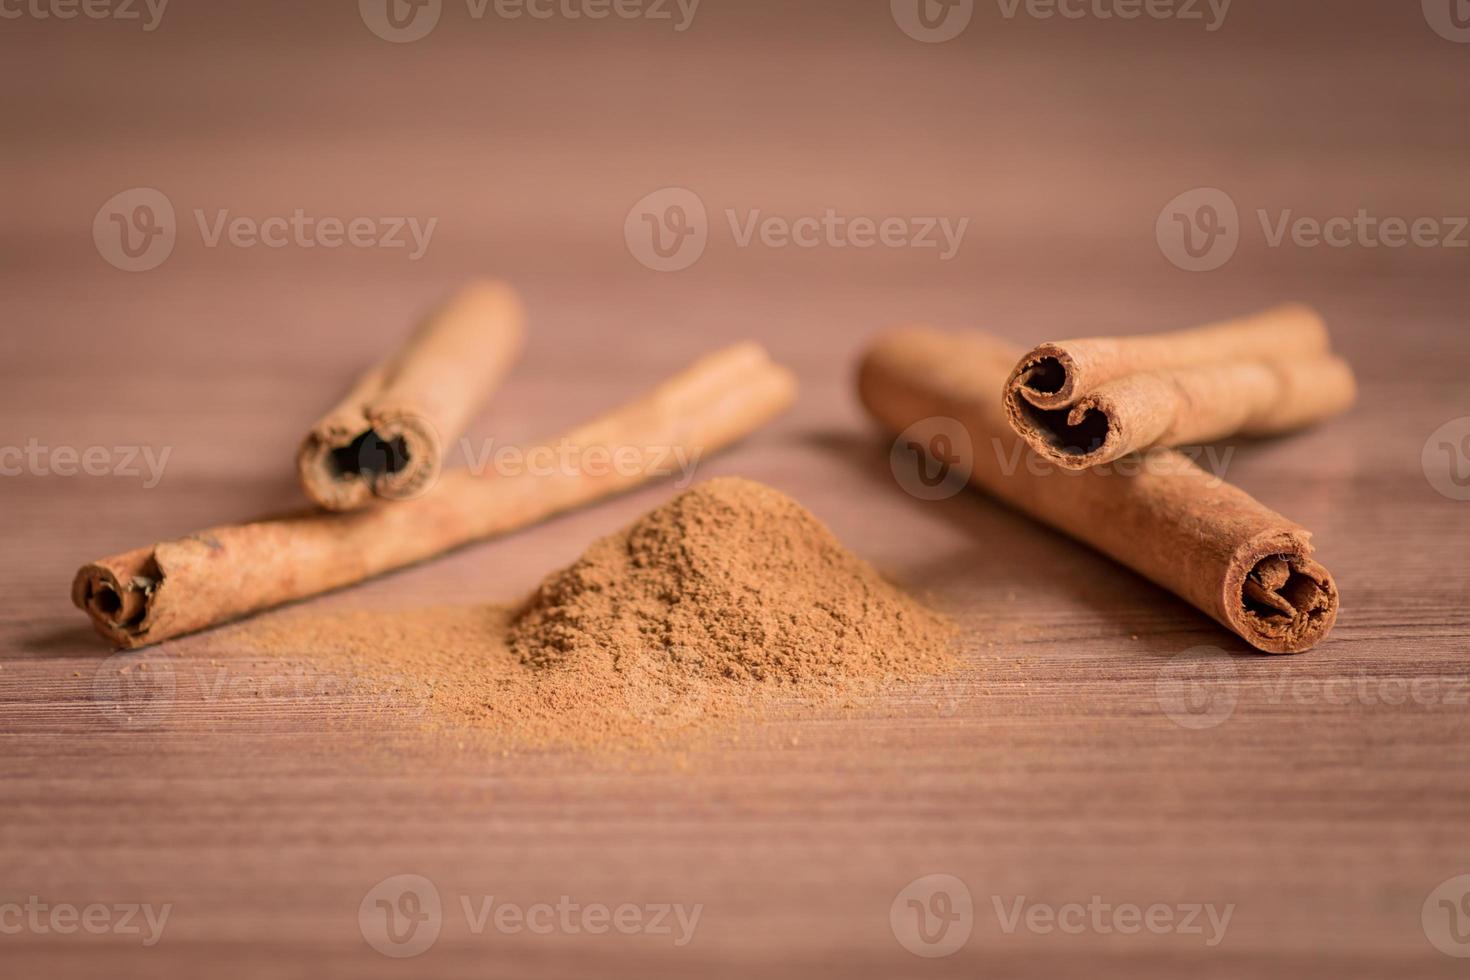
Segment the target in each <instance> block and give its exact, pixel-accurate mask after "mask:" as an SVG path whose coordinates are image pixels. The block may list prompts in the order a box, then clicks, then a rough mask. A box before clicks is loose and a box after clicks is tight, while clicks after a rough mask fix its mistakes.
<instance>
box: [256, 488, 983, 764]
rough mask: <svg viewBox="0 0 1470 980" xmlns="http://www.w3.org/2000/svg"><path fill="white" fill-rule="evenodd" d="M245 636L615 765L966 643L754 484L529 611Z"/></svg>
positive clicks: (663, 523) (592, 568) (617, 539)
mask: <svg viewBox="0 0 1470 980" xmlns="http://www.w3.org/2000/svg"><path fill="white" fill-rule="evenodd" d="M241 629H242V631H243V635H237V636H235V637H231V638H230V645H231V646H232V647H234V646H237V645H238V643H239V641H240V640H241V639H243V640H244V641H245V642H246V643H248V644H250V645H252V646H254V647H256V648H257V649H258V650H261V651H263V652H274V653H285V652H288V651H289V652H291V653H295V654H302V655H308V654H309V655H310V656H311V657H312V658H313V659H314V660H315V662H317V663H319V664H322V665H323V669H330V668H328V667H327V666H326V665H327V664H330V663H331V662H332V661H333V659H334V658H343V659H344V660H345V662H346V663H347V665H348V667H349V670H350V671H351V673H352V675H353V676H354V677H367V678H370V679H372V682H373V684H374V685H375V687H377V688H378V689H381V690H387V691H389V692H391V693H392V695H393V697H394V698H395V699H401V700H402V701H403V702H404V703H405V704H407V705H408V706H410V707H413V706H415V704H416V705H417V706H418V707H421V708H423V709H424V711H423V717H424V719H425V721H426V722H427V723H429V724H430V725H434V726H441V725H449V726H454V727H465V726H468V727H471V728H476V729H482V730H485V731H487V732H489V733H491V734H493V735H496V736H499V737H503V738H504V739H505V740H507V741H514V742H516V743H519V744H528V743H529V744H542V745H567V744H574V745H593V744H600V745H607V746H620V745H629V744H639V743H653V742H664V741H668V740H669V737H670V736H671V735H673V734H674V733H678V735H679V737H680V738H681V739H684V738H687V736H688V735H689V734H691V733H692V732H694V731H697V730H704V731H708V730H710V729H711V728H712V727H714V726H718V725H728V724H738V723H741V722H748V721H752V720H758V719H759V718H760V717H762V716H763V715H764V714H765V713H766V711H767V710H769V709H773V708H781V709H785V708H791V707H794V706H800V705H808V706H810V705H840V704H843V703H846V702H849V701H852V700H853V699H857V698H862V697H865V696H869V695H873V694H877V693H880V692H883V691H887V690H889V689H891V688H892V687H893V686H895V685H905V684H908V685H913V684H916V683H917V682H920V681H922V680H924V679H925V678H930V677H933V676H934V675H937V674H940V673H943V672H945V671H947V670H948V669H950V668H951V667H952V666H953V657H952V654H951V652H950V645H951V641H952V638H953V632H954V631H953V627H952V626H951V625H950V623H949V622H948V620H946V619H945V618H944V617H942V616H940V615H938V614H937V613H934V612H931V611H929V610H927V609H925V608H924V607H922V606H920V605H919V604H918V603H916V602H915V601H914V600H913V599H911V598H909V597H908V596H907V595H905V594H904V593H902V592H901V591H899V590H898V589H896V588H895V587H893V586H892V585H890V584H888V583H887V582H885V581H884V580H883V579H882V578H881V577H880V576H879V575H878V574H877V572H875V571H874V570H873V569H872V567H871V566H869V565H868V564H867V563H866V562H864V561H862V560H861V559H859V558H857V557H855V556H854V555H853V554H852V553H850V552H849V551H847V550H846V549H845V548H844V547H843V546H842V544H841V543H840V542H839V541H838V540H837V539H836V538H835V537H833V535H832V533H831V532H830V531H829V530H827V528H826V527H825V526H823V525H822V523H821V522H820V521H818V520H817V519H816V518H815V517H813V516H812V515H811V514H810V513H809V512H808V511H807V510H806V509H805V508H803V507H802V506H801V505H799V504H797V503H796V502H795V501H793V500H791V499H790V498H788V497H786V496H784V495H783V494H781V493H778V492H777V491H775V490H772V489H770V488H769V487H765V486H762V485H761V484H758V483H753V482H751V481H749V480H742V479H718V480H711V481H709V482H707V483H703V484H700V485H698V486H696V487H694V488H692V489H690V490H688V491H686V492H684V493H683V494H681V495H680V496H678V497H676V498H675V499H674V500H672V501H670V502H669V503H668V504H665V505H664V506H662V507H659V508H657V509H656V510H653V511H652V512H650V513H648V514H646V515H644V516H643V517H642V518H641V519H639V520H638V521H636V522H634V523H633V524H632V525H631V526H629V527H628V528H626V529H624V530H622V531H620V532H618V533H616V534H613V535H610V536H608V537H605V538H603V539H601V540H599V541H597V542H595V543H594V544H593V545H592V546H591V547H590V548H588V549H587V551H586V553H585V554H584V555H583V556H582V557H581V558H580V559H579V560H578V561H577V562H576V563H574V564H573V565H571V566H570V567H569V568H567V569H565V570H563V571H560V572H557V573H555V574H553V575H551V576H550V577H548V578H547V579H546V581H545V582H543V583H542V585H541V587H540V588H539V589H537V591H536V592H535V593H534V594H533V595H532V596H531V598H530V599H529V600H528V601H527V602H526V603H524V604H523V605H521V606H519V607H515V608H512V607H504V606H475V607H461V608H447V609H446V608H441V609H425V610H415V611H408V612H347V613H335V614H325V615H323V614H301V613H287V614H283V615H280V616H276V617H270V618H267V619H264V620H258V621H256V622H254V623H251V624H249V625H248V626H247V627H242V628H241ZM339 662H340V661H339ZM415 699H418V700H417V701H415Z"/></svg>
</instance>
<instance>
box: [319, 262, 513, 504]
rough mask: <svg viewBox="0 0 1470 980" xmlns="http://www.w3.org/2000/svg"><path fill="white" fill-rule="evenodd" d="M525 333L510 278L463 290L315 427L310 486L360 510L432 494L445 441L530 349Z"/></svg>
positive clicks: (324, 498) (324, 497)
mask: <svg viewBox="0 0 1470 980" xmlns="http://www.w3.org/2000/svg"><path fill="white" fill-rule="evenodd" d="M524 332H525V326H524V314H523V312H522V309H521V303H520V300H519V298H517V296H516V293H515V291H514V290H513V289H511V288H510V287H509V286H507V285H505V284H504V283H499V282H490V281H481V282H475V283H472V284H470V285H469V286H467V287H465V288H464V289H462V290H461V291H460V292H459V293H458V294H456V295H455V296H454V298H453V299H451V300H450V301H449V303H447V304H446V305H445V306H444V307H443V308H441V309H439V310H438V311H436V312H435V313H434V314H433V315H431V316H430V317H429V318H428V319H426V320H425V321H424V322H423V324H422V325H421V326H420V327H419V328H418V330H417V331H415V333H414V334H413V336H412V337H411V338H410V339H409V341H408V343H407V344H406V345H405V346H404V347H403V349H402V350H400V351H398V352H397V353H396V354H394V355H393V356H392V357H391V358H389V359H388V360H387V361H385V362H384V363H382V364H379V365H377V366H376V367H374V368H373V369H371V370H370V371H368V372H367V373H366V374H364V375H363V376H362V377H361V378H360V379H358V381H357V383H356V384H354V385H353V386H352V390H351V391H349V392H348V393H347V395H346V396H345V397H344V398H343V399H342V400H341V401H340V402H339V403H338V404H337V405H336V407H334V408H333V409H332V410H331V411H330V412H328V413H327V414H326V415H325V416H323V417H322V418H321V420H320V421H318V422H317V424H316V425H315V426H313V427H312V430H311V431H310V432H309V433H307V436H306V438H305V440H304V441H303V442H302V444H301V449H300V451H299V452H298V453H297V457H296V468H297V473H298V475H299V477H300V480H301V487H302V489H303V490H305V491H306V495H307V496H308V497H310V498H311V499H312V500H313V501H314V502H315V503H317V504H318V505H320V506H322V507H325V508H327V509H328V510H353V509H355V508H358V507H362V506H363V505H365V504H367V503H369V502H370V501H371V500H373V499H374V498H381V499H385V500H405V499H408V498H411V497H414V496H417V495H418V494H420V493H423V492H424V491H425V490H426V489H428V488H429V487H430V486H432V485H433V483H434V481H435V480H436V479H438V477H439V474H440V472H441V470H442V468H443V457H444V447H445V445H447V444H449V443H450V442H452V441H453V440H454V439H457V438H458V437H459V435H460V434H461V433H462V432H463V431H464V427H465V425H466V424H467V423H468V422H469V420H470V419H471V418H472V417H473V416H474V414H475V413H476V412H477V411H478V410H479V408H480V406H481V405H482V404H484V402H485V399H486V398H488V397H489V395H490V393H491V392H492V391H494V390H495V388H496V387H497V386H498V385H499V384H500V381H501V379H502V378H504V376H505V373H506V371H507V370H508V369H509V368H510V365H511V363H512V362H513V361H514V360H515V358H516V356H517V355H518V354H519V353H520V349H521V343H522V339H523V335H524Z"/></svg>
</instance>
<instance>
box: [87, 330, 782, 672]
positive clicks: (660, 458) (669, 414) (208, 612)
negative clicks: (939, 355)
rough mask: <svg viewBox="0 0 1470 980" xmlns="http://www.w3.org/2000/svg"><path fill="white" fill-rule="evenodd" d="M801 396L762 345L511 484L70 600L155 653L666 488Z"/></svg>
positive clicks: (442, 490)
mask: <svg viewBox="0 0 1470 980" xmlns="http://www.w3.org/2000/svg"><path fill="white" fill-rule="evenodd" d="M795 392H796V382H795V379H794V378H793V377H792V375H791V373H790V372H789V371H787V370H786V369H785V368H783V367H780V366H779V365H776V364H773V363H772V362H771V361H770V360H769V358H768V357H767V355H766V353H765V351H764V350H762V349H761V348H760V347H759V346H758V345H755V344H741V345H737V346H735V347H731V348H728V349H726V350H723V351H720V352H718V353H715V354H712V355H710V356H708V357H705V358H704V359H702V360H700V361H698V362H696V363H695V364H694V365H693V366H691V367H690V368H688V369H687V370H685V371H684V372H683V373H681V374H679V375H677V376H675V377H673V378H671V379H670V380H668V381H666V382H664V383H663V384H661V385H660V386H659V387H657V388H655V389H654V390H653V391H652V392H651V393H649V394H648V395H646V396H644V397H642V398H639V399H638V400H636V401H633V402H631V403H629V404H627V405H625V406H623V407H622V408H620V409H618V410H617V411H614V412H611V413H609V414H608V415H605V416H603V417H601V418H599V419H596V420H594V421H592V422H590V423H588V424H586V425H583V426H581V427H579V428H577V429H574V430H572V431H571V432H568V433H566V434H565V435H563V436H562V437H561V438H560V439H557V440H552V441H551V442H548V443H546V444H543V445H542V446H539V447H532V448H530V449H528V450H526V451H525V453H524V454H522V455H521V459H523V460H524V461H526V462H525V464H524V465H522V466H520V467H519V468H518V469H517V471H515V472H503V473H487V474H483V475H476V474H473V473H470V472H468V471H466V470H454V471H451V472H448V473H446V474H445V475H444V476H443V478H442V479H440V480H439V482H438V484H437V485H436V486H435V487H434V488H433V489H432V490H430V491H429V492H428V493H426V494H424V495H423V496H421V497H417V498H415V499H413V500H407V501H402V502H397V503H393V504H383V505H380V506H374V507H367V508H364V509H361V510H356V511H351V512H348V513H322V512H311V513H302V514H295V515H291V516H287V517H280V518H274V519H269V520H262V521H256V522H253V523H248V524H238V525H227V526H224V527H216V528H211V529H209V530H207V531H201V532H199V533H197V534H191V535H189V536H188V537H184V538H179V539H178V540H174V541H165V542H162V543H159V544H153V545H148V546H146V547H143V548H138V549H136V550H134V551H129V552H126V553H124V554H120V555H114V556H113V557H110V558H104V559H102V560H100V561H97V562H94V563H92V564H90V565H87V566H85V567H83V568H82V569H81V570H80V571H79V572H77V576H76V580H75V582H74V583H73V585H72V600H73V601H74V602H75V603H76V604H77V606H78V607H80V608H81V609H83V610H85V611H86V613H87V614H88V615H89V616H91V617H92V622H93V624H94V625H95V626H96V628H97V630H98V632H99V633H101V634H102V635H103V636H104V637H106V638H107V639H108V640H111V641H112V642H113V643H114V644H116V645H117V646H120V647H129V648H131V647H140V646H145V645H147V644H150V643H157V642H159V641H160V640H166V639H168V638H169V637H173V636H178V635H179V634H182V633H188V632H192V631H194V630H198V629H203V628H204V627H207V626H213V625H215V624H218V623H222V622H225V621H227V620H230V619H234V618H237V617H239V616H243V615H246V614H248V613H252V612H256V611H259V610H262V609H267V608H269V607H271V606H276V605H279V604H281V603H284V602H290V601H292V600H293V599H300V598H303V597H305V596H310V595H314V594H316V593H319V592H325V591H328V590H330V589H335V588H339V587H341V586H344V585H350V584H352V583H353V582H358V581H361V580H362V579H365V578H368V577H370V576H373V575H378V574H380V573H382V572H386V571H389V570H391V569H395V568H399V567H402V566H404V565H409V564H412V563H414V562H418V561H422V560H424V559H426V558H431V557H433V556H435V555H438V554H440V553H442V552H444V551H447V550H449V549H451V548H456V547H459V546H460V545H463V544H466V543H468V542H471V541H475V540H478V539H481V538H486V537H490V536H491V535H496V534H504V533H506V532H508V531H514V530H516V529H518V528H522V527H525V526H527V525H529V524H533V523H535V522H537V521H540V520H542V519H544V518H546V517H549V516H551V515H553V514H557V513H560V512H562V511H565V510H569V509H571V508H574V507H579V506H582V505H584V504H588V503H591V502H592V501H595V500H599V499H601V498H603V497H607V496H610V495H612V494H615V493H619V492H621V491H624V490H628V489H630V488H632V487H635V486H637V485H639V484H640V483H643V482H645V481H647V480H650V479H652V478H654V477H657V476H662V475H668V474H670V473H672V472H674V466H675V461H676V460H682V461H683V465H685V466H686V467H687V466H692V465H693V463H696V462H697V461H698V459H699V458H700V456H701V455H702V454H704V453H706V452H711V451H714V450H718V449H720V448H722V447H724V446H727V445H729V444H730V443H732V442H735V441H736V440H738V439H740V438H742V437H744V436H746V435H748V434H750V433H751V432H753V431H755V430H756V429H758V428H760V427H761V426H762V425H764V424H765V423H767V422H769V421H770V420H771V419H773V418H774V417H776V416H777V415H779V414H780V413H781V412H783V411H784V410H785V409H786V408H787V407H788V406H789V405H790V404H791V401H792V399H793V398H794V397H795ZM538 457H539V458H541V459H543V460H544V461H545V462H544V463H542V464H540V465H536V464H534V462H533V461H534V460H535V459H537V458H538Z"/></svg>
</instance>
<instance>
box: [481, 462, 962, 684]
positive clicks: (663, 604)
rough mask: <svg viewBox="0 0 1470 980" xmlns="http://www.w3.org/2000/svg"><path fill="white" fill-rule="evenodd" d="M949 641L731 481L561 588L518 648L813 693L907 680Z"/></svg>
mask: <svg viewBox="0 0 1470 980" xmlns="http://www.w3.org/2000/svg"><path fill="white" fill-rule="evenodd" d="M948 638H949V629H948V627H947V626H946V625H945V623H944V621H943V620H941V619H940V618H939V617H938V616H936V615H935V614H933V613H931V612H929V611H927V610H925V609H923V608H922V607H920V606H919V605H918V604H916V603H915V602H914V601H913V600H912V599H910V598H909V597H908V596H906V595H904V594H903V593H901V592H899V591H898V590H897V589H895V588H894V587H893V586H891V585H889V584H888V583H887V582H884V581H883V580H882V579H881V578H879V576H878V574H877V572H875V571H873V569H872V568H871V567H870V566H869V565H868V564H867V563H866V562H864V561H862V560H861V559H859V558H857V557H855V556H854V555H853V554H852V553H851V552H849V551H848V550H847V549H846V548H844V547H843V546H842V545H841V543H840V542H838V540H837V539H836V538H835V537H833V536H832V532H831V531H829V530H827V528H826V527H825V526H823V525H822V523H821V522H820V521H818V520H817V519H816V518H815V517H813V516H812V515H811V514H810V513H809V512H808V511H807V510H806V509H805V508H804V507H802V506H801V505H800V504H798V503H796V501H794V500H792V499H791V498H789V497H787V496H785V495H783V494H781V493H778V492H777V491H775V490H772V489H771V488H769V487H766V486H762V485H761V484H759V483H753V482H751V481H749V480H741V479H720V480H711V481H710V482H708V483H704V484H701V485H700V486H697V487H695V488H693V489H692V490H689V491H687V492H686V493H684V494H682V495H680V496H679V497H676V498H675V499H674V500H673V501H671V502H670V503H668V504H666V505H665V506H663V507H660V508H658V509H657V510H655V511H653V512H652V513H650V514H648V515H646V516H645V517H643V518H642V519H641V520H639V521H637V522H636V523H635V524H633V525H632V526H631V527H629V528H627V529H626V530H624V531H621V532H619V533H618V534H614V535H611V536H609V537H606V538H603V539H602V540H600V541H598V542H597V543H595V544H594V545H592V547H591V548H589V549H587V552H586V554H584V555H583V556H582V558H581V559H580V560H579V561H577V562H576V564H574V565H572V566H571V567H570V568H568V569H566V570H565V571H563V572H559V573H557V574H555V575H552V576H551V577H550V578H548V579H547V580H546V582H545V583H543V584H542V586H541V588H540V589H539V590H538V591H537V593H536V595H535V596H534V597H533V598H532V599H531V602H530V604H529V605H528V606H527V607H526V609H525V610H524V611H523V612H522V613H521V614H520V615H519V616H518V617H517V618H516V621H515V622H514V624H513V625H512V626H511V630H510V634H509V645H510V648H511V650H512V651H513V652H515V653H516V654H517V655H519V656H520V658H521V660H522V661H523V662H525V663H526V664H528V665H530V666H533V667H537V668H541V669H576V670H581V671H591V672H595V673H599V674H605V675H612V676H617V675H624V676H626V675H630V674H633V673H637V672H640V671H653V672H656V673H658V674H662V675H677V676H678V677H679V678H681V679H700V680H706V681H721V682H734V683H741V684H747V685H748V684H752V683H767V684H773V685H791V686H796V687H800V686H803V685H811V684H830V683H833V682H836V681H840V680H842V679H844V678H861V677H872V676H879V677H881V676H885V675H889V674H892V673H894V672H907V671H910V670H912V669H913V668H915V667H917V666H921V665H925V664H929V663H931V662H932V661H931V658H932V657H933V656H934V654H935V652H936V651H940V650H943V649H944V647H945V646H946V644H947V641H948Z"/></svg>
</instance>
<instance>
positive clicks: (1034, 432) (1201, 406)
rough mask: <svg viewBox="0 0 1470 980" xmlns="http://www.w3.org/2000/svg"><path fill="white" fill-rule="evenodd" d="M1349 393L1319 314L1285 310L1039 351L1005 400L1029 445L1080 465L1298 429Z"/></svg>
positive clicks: (1333, 410)
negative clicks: (1161, 448)
mask: <svg viewBox="0 0 1470 980" xmlns="http://www.w3.org/2000/svg"><path fill="white" fill-rule="evenodd" d="M1356 393H1357V389H1356V385H1355V383H1354V380H1353V372H1352V369H1351V368H1350V367H1348V365H1347V363H1346V362H1345V361H1343V360H1342V359H1341V358H1339V357H1335V356H1333V355H1332V354H1331V352H1330V351H1329V349H1328V337H1327V329H1326V327H1325V325H1324V324H1323V322H1322V319H1321V317H1319V316H1318V315H1317V314H1316V313H1315V312H1313V311H1312V310H1311V309H1309V308H1308V307H1305V306H1302V305H1300V304H1289V305H1285V306H1278V307H1275V308H1273V309H1270V310H1266V311H1265V312H1263V313H1258V314H1256V315H1254V316H1249V317H1244V318H1241V319H1238V320H1230V321H1226V322H1224V323H1217V324H1213V325H1211V326H1206V327H1196V328H1194V329H1191V330H1179V331H1174V332H1172V333H1162V334H1154V335H1151V336H1143V337H1121V338H1110V337H1100V338H1092V339H1086V340H1064V341H1059V342H1055V343H1046V344H1041V345H1040V346H1038V347H1036V348H1035V349H1033V350H1031V351H1030V352H1028V353H1027V354H1026V355H1025V356H1023V357H1022V358H1021V359H1020V363H1018V364H1017V365H1016V367H1015V369H1014V370H1013V371H1011V374H1010V376H1009V377H1008V378H1007V379H1006V382H1005V387H1004V394H1003V398H1004V401H1005V407H1006V414H1007V418H1008V419H1009V420H1010V424H1011V426H1012V427H1013V428H1014V429H1015V430H1016V431H1017V432H1018V433H1019V434H1020V435H1021V436H1022V437H1023V438H1025V440H1026V441H1027V443H1028V444H1030V446H1031V448H1032V449H1034V450H1036V452H1038V453H1040V454H1041V455H1042V456H1044V457H1046V458H1047V459H1049V460H1051V461H1052V462H1054V463H1056V464H1057V465H1059V466H1064V467H1067V468H1068V469H1085V468H1087V467H1090V466H1097V465H1100V464H1102V463H1107V462H1111V461H1112V460H1115V459H1118V458H1119V457H1121V456H1123V455H1125V454H1127V453H1130V452H1136V451H1138V450H1143V449H1148V448H1150V447H1153V446H1180V445H1185V444H1187V443H1197V442H1204V441H1208V440H1211V439H1219V438H1223V437H1225V436H1229V435H1234V434H1241V435H1268V434H1272V433H1277V432H1285V431H1288V430H1290V429H1296V428H1300V427H1302V426H1305V425H1310V424H1311V423H1313V422H1318V421H1321V420H1322V419H1325V418H1328V417H1330V416H1332V415H1336V414H1338V413H1340V412H1342V411H1345V410H1346V409H1347V408H1348V407H1349V406H1350V405H1351V404H1352V403H1353V400H1354V398H1355V397H1356Z"/></svg>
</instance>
